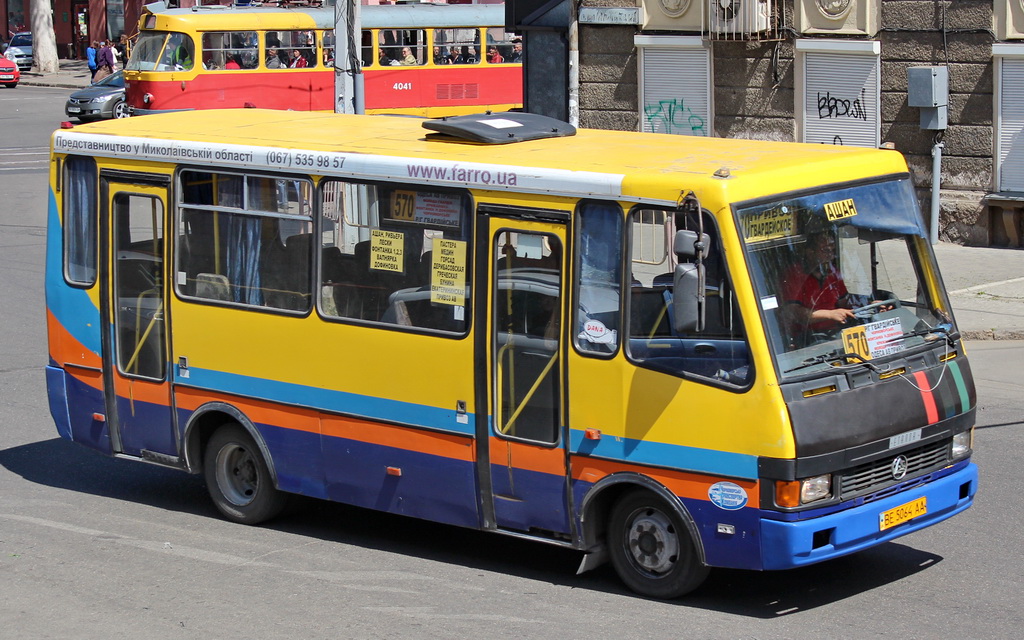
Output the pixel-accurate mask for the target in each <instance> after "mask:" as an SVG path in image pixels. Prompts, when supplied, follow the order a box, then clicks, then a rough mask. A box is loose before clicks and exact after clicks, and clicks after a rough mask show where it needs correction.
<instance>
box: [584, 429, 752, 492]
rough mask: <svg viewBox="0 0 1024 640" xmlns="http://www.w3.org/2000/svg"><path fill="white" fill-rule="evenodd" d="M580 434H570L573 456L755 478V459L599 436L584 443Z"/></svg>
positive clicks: (673, 445) (661, 443)
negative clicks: (597, 438) (599, 437)
mask: <svg viewBox="0 0 1024 640" xmlns="http://www.w3.org/2000/svg"><path fill="white" fill-rule="evenodd" d="M583 434H584V432H583V431H582V430H579V429H571V430H570V431H569V437H570V446H571V448H572V452H573V453H574V454H577V455H581V456H594V457H598V458H603V459H605V460H618V461H621V462H629V463H632V464H643V465H655V466H659V467H665V468H668V469H679V470H681V471H695V472H698V473H707V474H709V475H716V476H729V477H732V478H746V479H751V480H756V479H757V456H752V455H747V454H743V453H730V452H728V451H714V450H712V449H700V448H698V447H687V446H683V445H678V444H667V443H664V442H651V441H647V440H636V439H634V438H621V437H618V436H609V435H604V436H602V437H601V439H600V440H587V439H586V438H584V437H583Z"/></svg>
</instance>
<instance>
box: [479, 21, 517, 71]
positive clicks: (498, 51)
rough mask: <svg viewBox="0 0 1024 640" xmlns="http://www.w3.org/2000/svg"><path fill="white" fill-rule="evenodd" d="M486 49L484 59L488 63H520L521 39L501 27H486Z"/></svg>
mask: <svg viewBox="0 0 1024 640" xmlns="http://www.w3.org/2000/svg"><path fill="white" fill-rule="evenodd" d="M486 39H487V49H486V55H485V56H484V59H485V60H486V61H487V62H488V63H489V64H500V63H522V61H523V41H522V39H521V38H520V37H519V36H517V35H516V34H514V33H511V32H509V31H505V30H504V29H502V28H501V27H488V28H487V36H486Z"/></svg>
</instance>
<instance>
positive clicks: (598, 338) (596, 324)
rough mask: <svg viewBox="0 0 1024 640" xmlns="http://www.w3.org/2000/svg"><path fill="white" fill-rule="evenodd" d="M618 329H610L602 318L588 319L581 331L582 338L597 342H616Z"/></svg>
mask: <svg viewBox="0 0 1024 640" xmlns="http://www.w3.org/2000/svg"><path fill="white" fill-rule="evenodd" d="M616 333H617V332H616V331H615V330H614V329H609V328H608V327H606V326H605V324H604V323H603V322H601V321H600V320H587V321H586V322H585V323H584V324H583V331H582V332H580V336H579V337H580V339H581V340H586V341H587V342H593V343H596V344H612V345H613V344H615V335H616Z"/></svg>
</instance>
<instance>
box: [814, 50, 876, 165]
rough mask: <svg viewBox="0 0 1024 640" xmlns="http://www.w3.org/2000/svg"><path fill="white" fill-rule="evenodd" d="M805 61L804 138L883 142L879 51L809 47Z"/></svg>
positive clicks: (864, 144)
mask: <svg viewBox="0 0 1024 640" xmlns="http://www.w3.org/2000/svg"><path fill="white" fill-rule="evenodd" d="M803 61H804V63H803V73H804V95H803V102H804V104H803V140H802V141H803V142H816V143H823V144H842V145H846V146H855V147H878V145H879V142H880V136H881V133H880V130H881V129H880V121H881V117H880V113H879V111H880V110H879V99H880V96H879V94H880V92H881V86H880V84H879V75H878V73H879V72H878V68H879V57H878V56H877V55H873V54H862V53H831V52H819V51H813V52H812V51H808V52H806V53H804V56H803Z"/></svg>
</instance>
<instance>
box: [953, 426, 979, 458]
mask: <svg viewBox="0 0 1024 640" xmlns="http://www.w3.org/2000/svg"><path fill="white" fill-rule="evenodd" d="M973 436H974V427H971V428H970V429H968V430H967V431H964V432H963V433H958V434H956V435H955V436H953V459H954V460H956V459H957V458H963V457H964V456H966V455H967V454H968V453H970V452H971V441H972V440H973V439H974V438H973Z"/></svg>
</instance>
